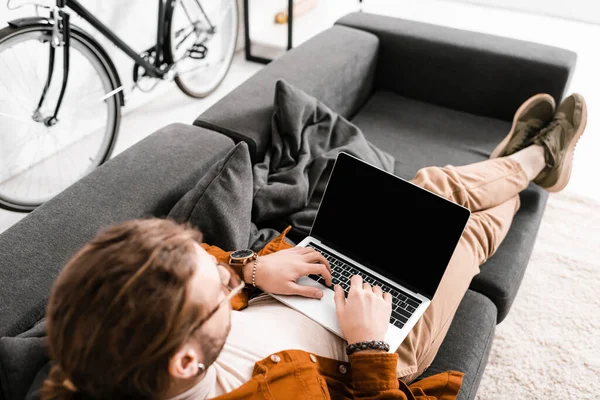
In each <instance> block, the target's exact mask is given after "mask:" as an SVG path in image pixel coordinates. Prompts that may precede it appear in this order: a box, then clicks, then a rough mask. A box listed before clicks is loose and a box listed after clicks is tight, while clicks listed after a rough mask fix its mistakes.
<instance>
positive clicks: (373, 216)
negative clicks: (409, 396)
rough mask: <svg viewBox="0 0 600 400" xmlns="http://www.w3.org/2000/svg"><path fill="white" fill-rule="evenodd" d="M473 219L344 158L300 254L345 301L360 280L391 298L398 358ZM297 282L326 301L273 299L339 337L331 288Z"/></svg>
mask: <svg viewBox="0 0 600 400" xmlns="http://www.w3.org/2000/svg"><path fill="white" fill-rule="evenodd" d="M470 215H471V212H470V211H469V209H468V208H465V207H463V206H460V205H458V204H456V203H454V202H452V201H450V200H447V199H445V198H443V197H441V196H439V195H437V194H435V193H433V192H430V191H428V190H426V189H423V188H421V187H419V186H417V185H415V184H413V183H411V182H409V181H406V180H404V179H402V178H399V177H397V176H395V175H393V174H391V173H388V172H385V171H384V170H382V169H380V168H377V167H375V166H373V165H371V164H369V163H366V162H364V161H361V160H360V159H358V158H356V157H354V156H351V155H350V154H347V153H343V152H342V153H340V154H339V155H338V157H337V159H336V161H335V164H334V166H333V170H332V172H331V175H330V177H329V181H328V182H327V187H326V189H325V193H324V195H323V198H322V200H321V204H320V205H319V209H318V211H317V216H316V218H315V220H314V222H313V225H312V228H311V230H310V234H309V236H307V237H306V238H305V239H304V240H302V242H300V243H299V244H298V247H312V248H314V249H315V250H317V251H318V252H320V253H321V254H323V256H324V257H325V258H326V259H327V260H328V261H329V263H330V265H331V270H332V277H333V284H339V285H341V286H342V288H343V289H344V291H345V292H346V296H348V290H349V289H350V277H352V276H353V275H357V274H358V275H361V276H362V278H363V280H364V281H365V282H367V283H369V284H371V286H374V285H379V286H381V287H382V289H383V291H384V292H388V293H390V294H392V297H393V308H392V310H393V311H392V315H391V318H390V325H389V329H388V332H387V335H386V338H385V340H386V342H388V343H389V344H390V351H395V350H396V349H397V348H398V347H399V346H400V344H401V343H402V341H403V340H404V339H405V338H406V336H407V335H408V333H409V332H410V330H411V329H412V327H413V326H414V325H415V324H416V322H417V321H418V320H419V318H420V317H421V316H422V315H423V312H425V310H426V309H427V307H428V306H429V304H430V303H431V299H432V298H433V296H434V294H435V292H436V290H437V288H438V286H439V284H440V281H441V279H442V276H443V275H444V272H445V271H446V267H447V266H448V263H449V262H450V258H451V257H452V254H453V253H454V250H455V248H456V245H457V244H458V241H459V239H460V237H461V235H462V232H463V230H464V228H465V226H466V224H467V221H468V220H469V217H470ZM297 282H298V284H300V285H307V286H314V287H318V288H320V289H321V290H322V291H323V297H322V298H321V299H320V300H319V299H310V298H305V297H301V296H286V295H274V294H271V296H273V297H275V298H276V299H277V300H279V301H281V302H282V303H284V304H286V305H288V306H289V307H292V308H294V309H296V310H298V311H299V312H301V313H303V314H305V315H306V316H308V317H309V318H311V319H313V320H314V321H316V322H317V323H319V324H321V325H323V326H324V327H325V328H326V329H328V330H329V331H331V332H333V333H335V334H337V335H338V336H340V337H342V338H343V337H344V336H343V334H342V331H341V328H340V325H339V323H338V320H337V316H336V311H335V303H334V300H333V297H334V291H333V288H332V287H331V288H329V287H326V286H325V280H324V279H323V278H322V277H321V276H319V275H311V276H304V277H301V278H300V279H299V280H298V281H297Z"/></svg>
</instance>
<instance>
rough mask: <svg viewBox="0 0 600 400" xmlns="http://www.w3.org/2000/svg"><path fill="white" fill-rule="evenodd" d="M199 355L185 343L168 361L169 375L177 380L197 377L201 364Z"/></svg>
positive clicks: (192, 347)
mask: <svg viewBox="0 0 600 400" xmlns="http://www.w3.org/2000/svg"><path fill="white" fill-rule="evenodd" d="M201 362H202V360H201V359H200V354H198V351H197V350H196V349H195V348H194V346H192V345H191V344H190V343H186V344H184V345H183V346H181V348H180V349H179V350H177V352H176V353H175V354H174V355H173V356H172V357H171V359H170V360H169V374H170V375H171V376H172V377H173V378H177V379H190V378H193V377H195V376H198V372H199V367H198V363H201Z"/></svg>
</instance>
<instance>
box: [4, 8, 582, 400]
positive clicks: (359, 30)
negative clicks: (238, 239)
mask: <svg viewBox="0 0 600 400" xmlns="http://www.w3.org/2000/svg"><path fill="white" fill-rule="evenodd" d="M575 61H576V55H575V54H574V53H572V52H569V51H566V50H561V49H556V48H552V47H547V46H541V45H537V44H532V43H526V42H521V41H516V40H510V39H504V38H499V37H494V36H489V35H482V34H476V33H471V32H465V31H459V30H454V29H448V28H442V27H437V26H433V25H427V24H422V23H416V22H410V21H403V20H398V19H394V18H387V17H381V16H375V15H369V14H362V13H357V14H351V15H348V16H346V17H344V18H342V19H341V20H340V21H338V22H337V23H336V25H335V26H334V27H332V28H331V29H329V30H327V31H325V32H323V33H321V34H319V35H317V36H316V37H314V38H313V39H311V40H310V41H308V42H306V43H305V44H303V45H301V46H299V47H298V48H296V49H294V50H292V51H290V52H288V53H286V54H285V55H284V56H283V57H281V58H280V59H279V60H277V61H275V62H273V63H271V64H269V65H268V66H267V67H265V68H264V69H262V70H261V71H260V72H258V73H257V74H256V75H254V76H253V77H252V78H250V79H249V80H248V81H246V82H245V83H244V84H242V85H241V86H240V87H238V88H237V89H235V90H234V91H232V92H231V93H230V94H229V95H227V96H226V97H224V98H223V99H222V100H221V101H219V102H218V103H217V104H216V105H214V106H213V107H212V108H211V109H209V110H208V111H206V112H205V113H203V114H202V115H200V116H199V117H198V118H197V119H196V120H195V121H194V125H195V126H193V125H186V124H174V125H169V126H167V127H164V128H162V129H160V130H159V131H157V132H155V133H154V134H152V135H150V136H149V137H148V138H146V139H144V140H143V141H141V142H140V143H138V144H136V145H134V146H132V147H131V148H129V149H128V150H126V151H125V152H123V153H122V154H120V155H119V156H117V157H115V158H114V159H112V160H110V161H109V162H108V163H106V164H105V165H103V166H101V167H100V168H98V169H97V170H95V171H94V172H92V173H91V174H90V175H88V176H87V177H85V178H83V179H82V180H80V181H79V182H77V183H75V184H74V185H72V186H71V187H69V188H68V189H66V190H65V191H64V192H62V193H61V194H59V195H58V196H56V197H55V198H54V199H52V200H51V201H49V202H47V203H46V204H44V205H43V206H41V207H39V208H38V209H37V210H35V211H34V212H32V213H31V214H30V215H28V216H27V217H26V218H24V219H23V220H22V221H20V222H19V223H17V224H16V225H15V226H13V227H11V228H10V229H8V230H7V231H6V232H4V233H3V234H2V235H0V255H1V257H0V282H2V285H0V337H3V336H6V337H15V336H18V335H20V336H21V338H22V340H23V341H26V340H31V338H32V336H35V335H33V334H31V333H24V332H26V331H28V330H29V329H30V328H32V327H33V326H34V325H35V324H36V323H37V322H38V321H39V320H40V319H41V318H42V317H43V314H44V307H45V305H46V301H47V298H48V294H49V290H50V287H51V285H52V283H53V281H54V279H55V278H56V276H57V274H58V273H59V271H60V270H61V268H62V267H63V265H64V264H65V262H66V261H67V260H68V259H69V258H70V257H71V255H72V254H73V253H74V252H75V251H77V250H78V249H79V248H80V247H81V246H82V245H83V244H84V243H85V242H86V241H88V240H90V239H91V238H92V237H93V236H94V234H95V233H96V232H97V230H98V229H100V228H101V227H104V226H106V225H108V224H112V223H117V222H120V221H123V220H126V219H131V218H140V217H147V216H151V215H153V216H160V217H162V216H166V215H167V214H168V213H169V211H170V209H171V208H172V207H173V206H174V205H175V203H176V202H177V201H178V200H179V199H180V198H181V197H182V196H183V195H184V194H185V193H186V192H187V191H188V190H190V189H191V188H192V187H193V186H194V185H195V183H196V182H197V181H198V179H199V178H200V177H201V176H203V174H204V173H205V172H206V171H207V170H208V169H209V168H210V166H211V165H213V164H214V163H215V161H217V160H219V159H221V158H222V157H223V156H224V155H225V154H226V153H227V152H228V151H229V150H230V149H231V148H232V147H233V145H234V143H235V142H237V141H241V140H243V141H246V142H247V143H248V145H249V148H250V151H251V156H252V159H253V160H254V161H255V162H256V161H258V160H261V157H262V156H263V155H264V152H265V150H266V148H267V147H268V145H269V140H268V138H269V126H270V119H271V118H270V117H271V115H272V113H273V91H274V85H275V82H276V80H277V79H280V78H284V79H286V80H287V81H288V82H290V83H292V84H293V85H295V86H297V87H298V88H300V89H302V90H304V91H306V92H307V93H309V94H312V95H313V96H315V97H317V98H318V99H320V100H321V101H323V102H324V103H325V104H326V105H328V106H329V107H331V108H332V109H333V110H335V111H337V112H339V113H340V114H342V115H343V116H345V117H346V118H348V119H350V120H351V121H353V122H354V123H355V124H357V125H358V126H359V127H360V128H361V129H362V130H363V132H364V133H365V136H366V137H367V139H369V140H370V141H371V142H372V143H374V144H375V145H377V146H379V147H381V148H383V149H385V150H386V151H388V152H389V153H391V154H392V155H393V156H394V157H395V158H396V164H395V173H396V174H397V175H399V176H401V177H403V178H407V179H410V178H411V177H412V176H413V174H414V173H415V172H416V171H417V170H418V169H419V168H421V167H424V166H427V165H445V164H454V165H460V164H465V163H470V162H476V161H480V160H484V159H486V158H487V157H488V156H489V154H490V153H491V151H492V149H493V148H494V146H495V145H496V144H497V143H498V142H499V141H500V140H501V139H502V138H503V137H504V136H505V135H506V133H507V132H508V130H509V129H510V125H511V120H512V116H513V113H514V111H515V110H516V109H517V108H518V106H519V105H520V104H521V103H522V102H523V101H524V100H525V99H527V98H528V97H529V96H530V95H532V94H535V93H538V92H547V93H550V94H552V95H553V96H554V97H555V99H556V100H557V101H560V100H561V99H562V97H563V96H564V91H565V88H566V86H567V84H568V81H569V79H570V76H571V74H572V72H573V68H574V66H575ZM521 200H522V205H521V209H520V211H519V212H518V214H517V215H516V218H515V220H514V223H513V226H512V227H511V230H510V231H509V233H508V235H507V237H506V239H505V241H504V242H503V243H502V245H501V246H500V248H499V249H498V251H497V253H496V254H495V255H494V256H493V257H492V258H490V259H489V260H488V261H487V262H486V264H485V265H483V266H482V268H481V274H480V275H478V276H477V277H476V278H475V279H474V281H473V282H472V285H471V289H470V290H469V291H468V292H467V294H466V296H465V297H464V299H463V301H462V303H461V305H460V307H459V309H458V311H457V314H456V317H455V319H454V321H453V323H452V326H451V328H450V331H449V333H448V336H447V338H446V340H445V341H444V343H443V344H442V347H441V349H440V351H439V353H438V355H437V357H436V359H435V360H434V362H433V364H432V365H431V367H430V368H429V369H428V370H427V371H426V372H425V373H424V374H423V376H422V377H425V376H428V375H432V374H435V373H438V372H441V371H445V370H449V369H453V370H458V371H462V372H464V373H465V378H464V383H463V386H462V389H461V392H460V395H459V398H460V399H473V398H474V397H475V394H476V391H477V388H478V386H479V382H480V379H481V376H482V374H483V371H484V368H485V365H486V363H487V358H488V354H489V350H490V346H491V343H492V339H493V335H494V329H495V326H496V324H497V323H499V322H501V321H502V320H503V319H504V318H505V317H506V315H507V313H508V311H509V309H510V306H511V304H512V302H513V300H514V298H515V296H516V293H517V291H518V288H519V285H520V282H521V279H522V277H523V273H524V271H525V268H526V265H527V262H528V260H529V256H530V253H531V250H532V247H533V244H534V241H535V238H536V234H537V230H538V227H539V223H540V220H541V218H542V214H543V211H544V207H545V203H546V194H545V193H544V192H543V191H542V190H540V189H539V188H538V187H537V186H535V185H531V186H530V187H529V188H528V189H527V190H525V191H524V192H522V193H521ZM286 224H287V221H285V220H283V221H271V222H270V223H269V224H268V225H269V226H270V227H275V228H281V227H283V226H284V225H286ZM305 234H306V232H303V231H301V230H299V229H295V230H293V232H292V239H295V240H299V239H301V238H302V236H303V235H305ZM399 240H401V238H399ZM34 339H35V338H34ZM46 361H47V360H44V359H40V360H39V366H40V368H41V367H42V366H43V365H44V363H45V362H46ZM36 373H37V371H35V370H33V371H21V370H20V369H19V365H18V362H17V361H15V360H12V359H11V358H10V354H9V355H7V354H6V353H5V352H3V350H2V343H1V340H0V384H1V385H2V391H0V394H1V396H2V397H3V398H7V399H8V398H11V399H12V398H23V397H24V396H25V394H26V393H27V388H25V389H23V388H22V387H21V388H19V387H17V385H15V382H16V381H17V380H19V382H21V381H22V382H25V383H27V382H31V381H33V380H34V378H35V375H36ZM422 377H421V378H422ZM21 386H23V385H21ZM25 386H26V385H25ZM25 386H23V387H25Z"/></svg>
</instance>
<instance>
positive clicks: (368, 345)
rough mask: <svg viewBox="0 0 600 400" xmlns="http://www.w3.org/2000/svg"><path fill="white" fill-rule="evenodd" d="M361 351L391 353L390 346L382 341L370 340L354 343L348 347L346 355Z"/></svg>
mask: <svg viewBox="0 0 600 400" xmlns="http://www.w3.org/2000/svg"><path fill="white" fill-rule="evenodd" d="M361 350H385V351H390V345H389V344H387V343H386V342H384V341H382V340H369V341H368V342H358V343H352V344H349V345H348V346H346V354H347V355H350V354H352V353H356V352H357V351H361Z"/></svg>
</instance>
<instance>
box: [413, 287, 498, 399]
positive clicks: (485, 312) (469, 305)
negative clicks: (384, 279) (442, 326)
mask: <svg viewBox="0 0 600 400" xmlns="http://www.w3.org/2000/svg"><path fill="white" fill-rule="evenodd" d="M495 328H496V307H494V304H493V303H492V302H491V301H490V300H489V299H488V298H487V297H486V296H484V295H482V294H479V293H476V292H473V291H471V290H468V291H467V293H466V294H465V297H464V298H463V300H462V302H461V303H460V306H459V307H458V309H457V311H456V315H455V316H454V319H453V320H452V325H450V328H449V329H448V334H447V335H446V338H445V339H444V341H443V342H442V345H441V346H440V349H439V351H438V353H437V355H436V357H435V359H434V360H433V362H432V363H431V366H430V367H429V368H427V370H425V372H424V373H423V374H421V376H419V378H417V380H421V379H423V378H425V377H428V376H431V375H435V374H439V373H441V372H444V371H448V370H454V371H459V372H462V373H464V374H465V376H464V377H463V384H462V386H461V389H460V392H459V394H458V400H471V399H474V398H475V395H476V393H477V388H478V387H479V383H480V382H481V377H482V376H483V371H484V370H485V366H486V364H487V360H488V357H489V353H490V349H491V346H492V342H493V339H494V331H495Z"/></svg>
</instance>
